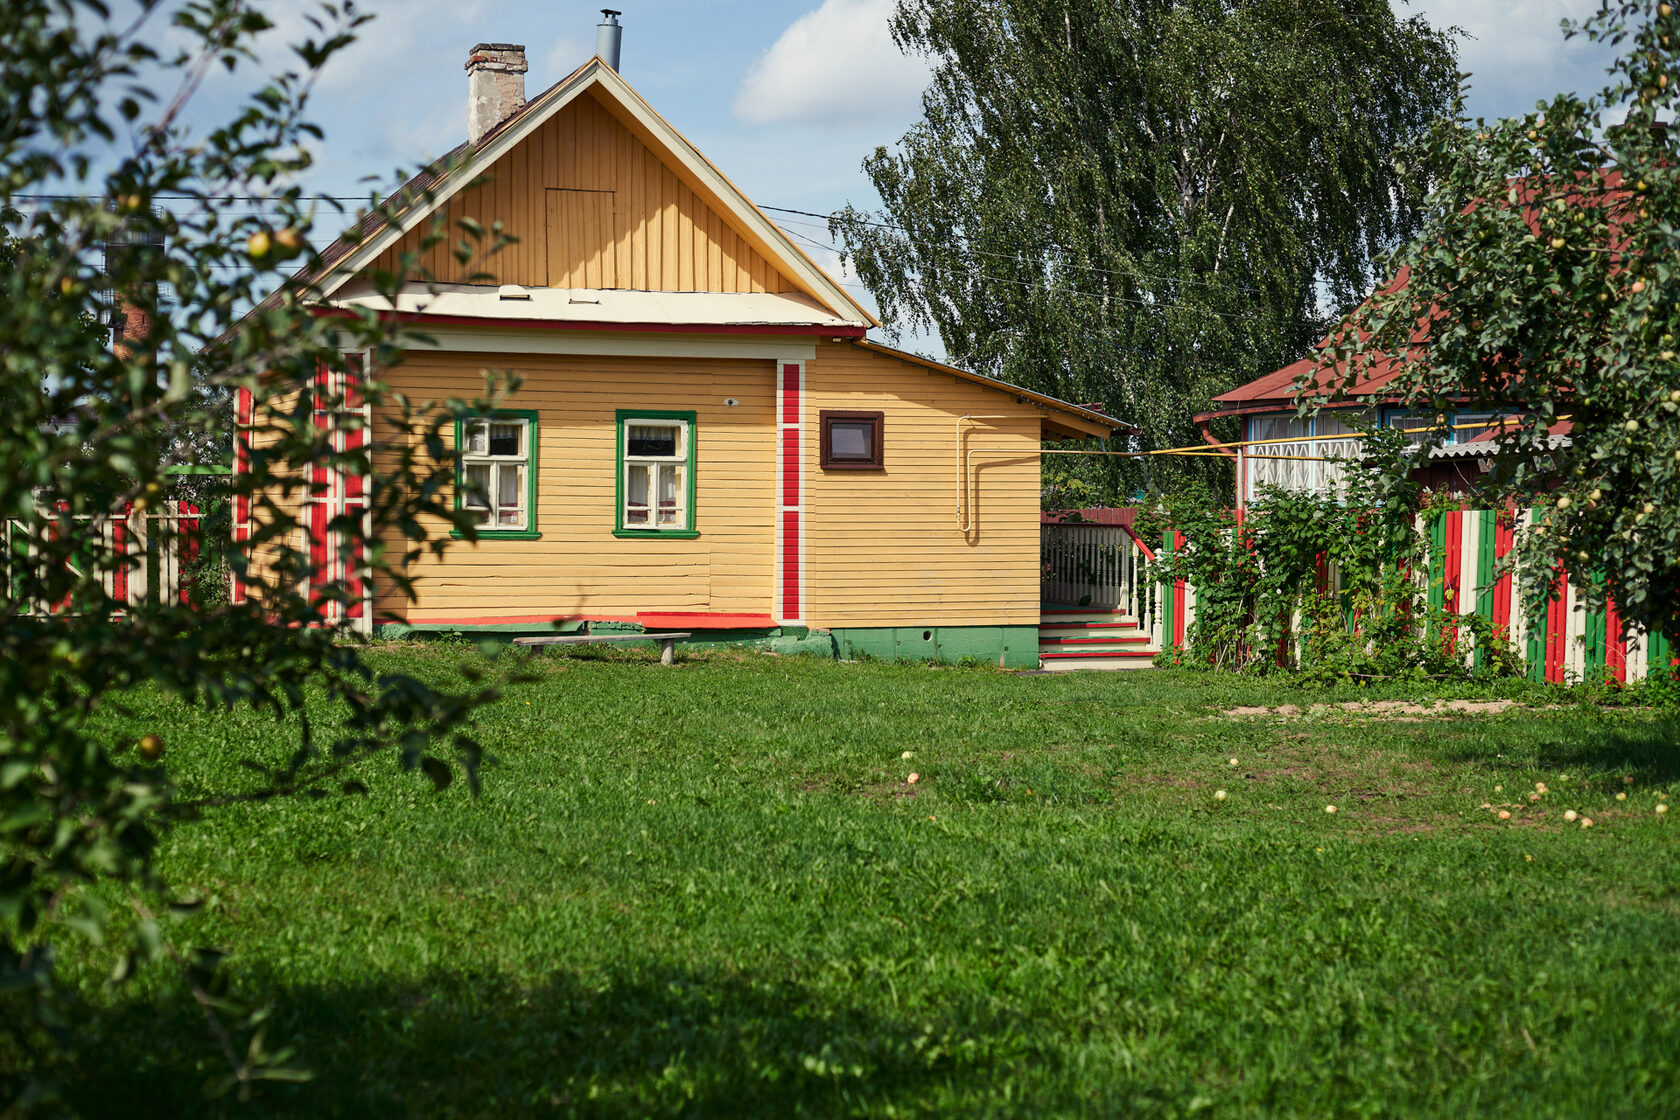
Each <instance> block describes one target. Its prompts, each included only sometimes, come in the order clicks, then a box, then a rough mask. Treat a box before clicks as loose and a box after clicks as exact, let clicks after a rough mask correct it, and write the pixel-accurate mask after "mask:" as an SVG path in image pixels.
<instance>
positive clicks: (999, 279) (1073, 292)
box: [788, 231, 1264, 321]
mask: <svg viewBox="0 0 1680 1120" xmlns="http://www.w3.org/2000/svg"><path fill="white" fill-rule="evenodd" d="M788 236H789V237H792V238H794V239H795V240H798V241H803V242H805V243H806V244H807V245H811V246H814V247H816V248H818V249H832V248H833V246H831V245H824V244H822V243H821V242H819V241H816V240H813V239H812V238H809V237H806V236H804V235H803V234H799V233H794V232H792V231H789V232H788ZM961 271H964V272H967V273H968V275H970V276H972V277H974V278H975V279H976V280H989V281H991V282H992V283H994V284H1014V285H1016V286H1018V287H1022V288H1031V289H1035V290H1038V291H1043V292H1048V293H1050V294H1052V295H1066V296H1080V297H1083V298H1085V299H1091V298H1102V299H1109V300H1113V301H1114V302H1116V303H1129V304H1133V305H1135V306H1137V307H1144V308H1149V309H1151V310H1156V311H1166V310H1178V311H1193V312H1196V313H1197V314H1201V315H1213V316H1216V317H1218V318H1221V319H1239V320H1247V319H1253V320H1260V321H1264V320H1263V317H1262V316H1259V315H1245V314H1242V313H1240V312H1231V311H1215V310H1213V308H1211V307H1195V306H1189V305H1185V304H1181V303H1172V304H1161V303H1151V302H1149V301H1148V300H1141V299H1128V298H1127V297H1125V296H1116V295H1104V296H1101V297H1094V296H1093V295H1092V293H1090V292H1082V291H1080V290H1079V289H1078V288H1060V287H1056V286H1055V285H1047V284H1039V283H1038V282H1036V281H1033V280H1017V279H1014V278H1012V277H1008V276H990V275H987V274H986V273H984V272H981V271H979V270H978V269H975V268H966V269H961ZM849 286H852V287H860V285H849ZM865 290H867V289H865Z"/></svg>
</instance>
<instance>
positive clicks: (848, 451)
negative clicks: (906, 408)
mask: <svg viewBox="0 0 1680 1120" xmlns="http://www.w3.org/2000/svg"><path fill="white" fill-rule="evenodd" d="M882 416H883V414H882V413H879V412H828V411H826V410H825V411H824V412H823V413H822V414H821V421H822V466H823V470H825V471H878V470H881V469H882V467H884V466H885V463H884V461H883V459H882V457H881V421H882Z"/></svg>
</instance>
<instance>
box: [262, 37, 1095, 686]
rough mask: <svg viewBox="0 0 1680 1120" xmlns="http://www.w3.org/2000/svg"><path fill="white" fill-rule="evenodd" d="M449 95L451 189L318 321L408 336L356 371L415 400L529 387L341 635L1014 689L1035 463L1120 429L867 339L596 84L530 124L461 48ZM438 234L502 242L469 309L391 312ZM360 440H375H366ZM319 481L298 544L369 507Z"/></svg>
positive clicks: (479, 439)
mask: <svg viewBox="0 0 1680 1120" xmlns="http://www.w3.org/2000/svg"><path fill="white" fill-rule="evenodd" d="M467 69H468V71H469V79H468V80H469V85H470V102H471V106H472V108H471V111H470V114H469V117H470V125H471V127H470V129H469V131H470V132H471V133H472V135H471V138H470V140H469V141H468V143H467V144H466V145H464V146H463V147H462V148H460V149H457V151H456V152H455V153H452V154H453V155H456V156H462V155H464V156H467V157H469V158H468V160H467V166H466V168H465V169H464V170H462V171H460V172H457V173H454V174H440V173H439V172H437V171H435V170H434V171H430V172H427V173H425V174H423V175H422V176H421V177H419V178H418V179H417V180H416V185H417V186H420V187H424V188H425V190H426V191H427V192H429V195H430V201H429V202H428V203H427V204H426V205H417V206H416V207H415V208H414V209H413V210H412V211H410V212H408V213H406V214H405V215H404V216H403V218H402V221H401V224H400V225H393V226H387V227H385V228H377V227H372V228H367V229H365V230H364V231H363V233H364V235H365V236H363V237H362V238H361V239H360V240H359V242H358V243H356V244H354V245H352V244H350V243H348V242H340V243H339V244H337V245H335V246H334V247H333V249H332V251H331V252H330V253H329V254H328V257H329V261H330V263H331V264H332V266H333V270H332V274H331V276H330V277H329V278H327V279H325V280H324V281H323V289H324V294H325V299H326V304H327V305H326V306H324V307H323V308H322V309H321V313H322V314H333V313H335V311H336V312H339V313H342V312H343V309H347V308H352V307H363V308H365V307H373V308H377V309H379V310H382V311H387V312H394V313H400V314H401V315H402V316H403V318H404V319H405V321H408V322H410V323H411V324H413V325H415V326H418V327H422V328H424V329H425V331H426V332H427V333H428V334H429V335H431V336H432V337H433V338H434V339H435V340H436V341H435V345H434V346H432V347H430V348H415V349H410V351H409V352H408V356H407V358H406V359H405V361H404V362H403V363H402V364H401V365H400V366H397V367H395V368H391V369H384V370H381V371H380V374H381V377H382V378H383V379H384V380H386V381H387V382H389V383H390V384H391V385H393V386H394V387H395V388H397V389H399V390H401V391H404V392H406V393H408V394H409V395H410V396H412V397H414V398H416V399H437V398H442V397H449V396H460V397H471V396H473V395H476V394H478V393H479V392H481V391H482V387H483V379H482V374H481V371H482V370H484V369H485V368H487V367H488V368H506V367H511V368H512V369H514V370H516V371H517V372H518V373H519V374H521V375H522V376H523V378H524V383H523V386H522V387H521V388H520V389H519V391H518V392H517V394H516V395H515V396H514V397H513V399H512V400H511V401H509V402H508V405H507V408H506V410H505V411H502V412H498V413H496V414H494V415H489V416H482V417H478V418H474V419H469V420H467V421H465V422H463V423H461V424H459V425H458V426H457V428H456V431H455V448H456V455H457V471H458V474H457V478H458V479H460V480H462V481H463V482H465V481H468V480H470V481H471V482H472V483H473V484H474V486H472V487H468V486H465V485H463V486H461V487H460V492H459V494H458V500H463V501H465V502H466V504H467V506H468V508H470V509H472V511H473V513H474V516H475V518H476V520H477V521H478V524H479V526H480V532H479V536H480V540H479V541H478V542H477V543H476V544H467V543H458V544H456V545H455V546H454V547H452V548H451V549H450V550H449V551H448V553H447V555H446V556H445V557H444V558H443V559H438V558H436V557H432V556H429V555H428V556H426V557H425V558H424V559H422V560H419V561H417V562H416V563H415V565H414V566H413V568H411V569H410V572H411V574H412V575H414V576H416V577H418V589H419V599H418V601H416V602H410V601H408V600H407V599H406V598H405V597H404V596H402V595H401V594H400V593H398V592H397V591H396V590H395V589H393V588H374V589H372V590H371V592H370V597H369V598H370V607H371V611H367V610H364V612H363V615H362V617H361V622H362V623H363V624H364V628H365V629H367V630H369V631H373V630H376V629H377V630H379V631H382V632H384V633H388V634H402V633H409V632H415V631H421V632H425V631H435V632H478V631H491V632H501V633H510V632H521V631H522V632H542V631H552V629H553V628H554V626H555V625H556V624H557V623H558V624H560V625H562V626H565V627H575V626H578V625H581V624H583V623H585V622H591V621H592V622H595V623H597V624H603V623H605V624H612V625H617V626H623V625H627V624H628V625H632V626H641V627H644V628H646V629H649V630H671V629H676V630H683V631H694V632H697V633H703V634H707V635H710V636H712V637H716V638H769V639H776V640H780V641H782V642H783V643H784V645H793V644H795V643H802V648H812V647H815V648H823V649H833V650H834V651H835V652H837V653H838V654H840V655H841V656H850V655H852V654H854V653H859V652H862V653H869V654H874V655H877V656H884V657H893V656H914V657H938V658H943V659H954V658H957V657H963V656H974V657H981V658H985V659H987V660H991V661H994V662H1000V663H1002V664H1005V665H1011V666H1024V667H1031V666H1034V665H1036V664H1037V659H1038V625H1039V622H1040V526H1039V492H1040V454H1039V449H1040V441H1041V440H1043V439H1046V438H1058V439H1060V438H1069V437H1072V438H1084V437H1101V436H1106V435H1108V434H1110V433H1111V432H1112V431H1113V430H1114V429H1116V428H1117V427H1118V426H1119V425H1118V424H1116V423H1115V422H1114V421H1112V420H1110V419H1108V418H1107V417H1105V416H1103V415H1102V414H1100V413H1098V412H1094V411H1091V410H1089V409H1086V408H1082V407H1079V406H1076V405H1072V404H1068V403H1066V402H1063V401H1059V400H1055V399H1053V398H1050V397H1046V396H1043V395H1041V394H1037V393H1033V392H1029V391H1027V390H1025V389H1021V388H1018V387H1015V386H1012V385H1008V384H1004V383H1002V382H998V381H995V380H992V379H990V378H986V377H982V376H978V375H975V374H971V373H967V372H964V371H962V370H959V369H954V368H952V367H950V366H946V365H942V364H940V363H938V362H934V361H929V360H927V359H924V358H919V357H916V356H914V355H911V354H906V353H902V352H900V351H897V350H893V349H889V348H888V347H885V346H881V345H877V344H875V343H873V342H871V341H869V340H868V339H867V337H866V335H867V332H868V330H869V328H870V327H871V326H875V325H878V324H877V323H876V321H875V320H874V318H873V317H872V316H871V315H870V313H869V312H868V311H867V310H866V309H865V308H864V307H862V306H861V305H860V304H859V303H858V302H857V301H856V300H855V299H854V298H853V297H851V296H850V295H848V294H847V292H846V290H845V288H844V287H843V286H842V285H841V284H840V283H838V282H836V281H835V280H834V279H833V278H831V277H830V276H828V275H827V274H826V273H825V272H823V270H822V269H820V268H819V267H817V266H816V264H814V263H813V262H812V261H811V260H810V258H809V257H807V256H806V254H805V253H804V252H802V251H801V250H800V249H799V247H798V246H797V245H795V244H794V242H793V241H792V240H791V239H790V238H789V237H788V235H787V234H786V233H784V232H783V231H782V230H781V229H780V228H778V227H777V225H776V224H775V223H774V222H772V221H771V220H770V219H769V218H767V217H766V216H765V215H764V213H763V212H762V211H761V210H759V209H758V208H757V207H756V206H754V205H753V203H752V202H751V201H749V200H748V199H747V198H746V197H745V196H744V195H742V194H741V192H740V191H739V190H738V189H737V188H736V187H735V186H734V185H733V184H732V183H731V182H730V181H729V180H728V179H727V178H725V177H724V176H723V174H722V173H720V172H719V171H718V169H717V168H715V167H714V166H712V164H711V163H709V162H708V161H707V160H706V159H705V157H703V156H702V155H701V154H700V153H699V152H698V151H697V150H696V149H695V148H694V147H693V146H692V145H691V144H689V143H688V141H687V140H685V139H684V138H683V137H682V136H681V135H679V134H678V133H677V131H676V130H675V129H674V128H672V127H671V125H670V124H668V123H667V122H666V121H665V120H664V118H662V117H661V116H660V115H659V114H658V113H657V112H655V111H654V110H653V108H652V107H650V106H649V105H648V104H647V103H646V102H644V101H643V100H642V98H641V97H640V96H638V95H637V94H636V92H635V91H634V90H632V89H631V88H630V87H629V86H628V85H627V84H626V83H625V82H624V80H623V79H622V78H621V77H620V76H619V75H618V74H617V73H616V72H615V71H614V70H613V69H612V68H610V67H609V66H608V65H607V64H606V63H604V62H603V61H602V60H601V59H600V58H595V59H593V60H591V61H590V62H589V63H587V64H586V65H584V66H583V67H582V68H581V69H579V70H577V71H576V72H575V73H573V74H572V75H571V76H570V77H567V78H566V79H564V80H563V81H561V82H559V83H558V84H556V85H554V86H553V87H551V88H550V89H548V90H546V91H544V92H542V93H541V94H539V95H538V96H536V97H535V98H533V99H531V100H530V101H529V102H528V103H527V102H525V100H524V97H523V88H522V87H523V77H522V75H523V72H524V70H525V60H524V54H523V48H522V47H517V46H513V45H509V44H481V45H480V46H478V47H475V48H474V50H473V52H472V57H471V59H470V60H469V62H468V64H467ZM481 175H487V176H488V181H487V182H485V183H483V185H480V186H471V185H470V183H471V182H472V181H473V180H475V179H476V178H477V177H479V176H481ZM437 212H443V213H446V214H447V216H448V217H449V219H450V221H451V222H453V221H455V220H458V219H460V218H462V217H466V216H470V217H473V218H476V219H478V220H479V221H480V222H481V223H483V225H484V226H486V227H488V226H490V224H491V223H492V222H493V221H497V220H499V221H501V223H502V224H503V226H504V228H505V229H506V230H507V232H509V233H511V234H513V235H514V236H516V237H517V238H518V239H519V240H518V243H517V244H515V245H513V246H512V247H511V248H509V249H506V250H504V251H503V252H501V253H500V254H499V255H497V256H496V257H494V258H492V259H491V261H490V263H489V267H490V268H491V269H492V270H493V271H495V273H496V274H497V280H498V283H497V284H494V285H485V284H482V283H480V284H474V283H467V282H465V280H466V279H467V278H466V276H464V275H463V273H462V269H461V267H460V266H459V265H458V264H457V263H456V261H455V259H454V258H453V257H452V256H451V254H450V252H449V249H448V246H447V245H440V246H439V247H437V248H436V249H433V250H431V251H429V252H427V253H425V254H424V256H423V263H424V266H425V267H426V268H427V269H429V270H430V272H431V274H432V276H433V277H435V280H436V281H437V288H436V291H435V293H434V292H432V291H430V290H428V287H427V286H426V285H423V284H415V285H413V286H412V287H411V288H410V289H409V290H408V291H406V292H404V293H403V294H402V295H401V297H400V298H399V300H398V302H397V306H396V307H395V308H392V307H390V306H389V305H387V304H386V303H385V302H384V301H383V300H382V298H381V297H379V296H377V295H376V294H375V293H374V291H373V289H372V286H371V285H370V284H369V282H368V281H366V280H365V279H363V278H362V276H363V274H364V273H365V272H366V271H367V270H370V269H380V268H392V267H393V266H394V265H395V263H396V261H397V259H398V256H399V255H400V254H401V253H403V252H405V251H412V250H415V249H417V248H418V246H419V239H420V236H421V232H422V229H423V228H424V226H423V223H428V222H429V220H430V219H431V217H432V216H433V214H434V213H437ZM357 360H359V359H357ZM352 364H354V361H353V363H352ZM249 407H250V406H249V403H248V402H243V403H242V405H241V421H242V422H246V423H248V422H249ZM350 435H351V437H352V438H353V433H351V434H350ZM374 438H375V440H376V441H386V440H391V439H393V438H395V436H394V433H393V432H391V431H388V430H381V428H380V427H379V426H378V422H377V420H376V427H375V430H374ZM319 473H320V477H318V478H317V479H315V482H316V483H317V485H318V486H319V487H320V490H321V495H322V496H321V497H320V498H319V499H318V500H317V502H316V503H315V505H316V510H315V512H316V514H317V515H316V516H312V517H311V518H309V519H308V523H309V524H311V525H315V526H324V525H325V524H326V523H327V521H328V520H330V519H331V517H332V516H333V515H334V514H335V513H337V512H340V511H342V510H344V509H347V508H355V507H356V505H357V504H358V503H360V502H362V501H363V500H364V499H363V497H362V495H361V494H360V493H359V491H358V490H357V486H358V484H359V480H356V479H346V478H338V477H334V476H333V475H332V474H331V472H328V471H326V470H325V468H322V469H321V471H320V472H319ZM474 491H476V492H478V493H479V494H482V495H484V496H485V497H484V498H480V497H474V496H472V494H473V492H474ZM486 498H487V500H485V499H486ZM250 515H251V514H250V509H249V508H248V507H243V506H242V507H241V508H240V509H239V510H238V511H236V516H237V517H238V518H239V519H240V524H239V525H237V526H236V538H244V537H248V536H249V533H250V525H249V518H250ZM322 547H323V552H322V553H320V554H321V555H325V551H324V546H322ZM824 632H826V633H824Z"/></svg>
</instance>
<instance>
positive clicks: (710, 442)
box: [374, 352, 1036, 625]
mask: <svg viewBox="0 0 1680 1120" xmlns="http://www.w3.org/2000/svg"><path fill="white" fill-rule="evenodd" d="M497 357H498V364H505V365H507V366H512V367H513V368H515V369H517V370H518V371H519V372H520V373H521V374H523V375H524V377H525V384H524V386H523V388H521V389H520V391H519V392H518V394H517V395H516V396H515V397H514V398H513V399H512V400H511V401H509V402H508V407H510V408H521V409H536V410H537V411H538V412H539V414H540V415H539V420H538V436H537V439H538V486H537V509H536V518H535V521H536V527H537V529H538V530H540V531H541V533H542V539H541V540H533V541H524V540H487V541H481V542H479V543H478V544H476V545H469V544H467V543H465V542H455V543H454V544H453V545H452V547H451V548H450V549H449V551H448V553H447V554H446V556H445V558H444V559H443V560H441V561H440V560H438V559H437V558H436V557H433V556H430V555H428V556H426V557H425V558H424V559H422V560H419V561H417V562H416V563H415V564H414V565H413V567H411V569H410V572H411V574H413V575H415V576H418V577H420V581H421V582H420V601H419V602H418V603H417V604H413V605H411V604H409V603H408V601H407V600H406V599H405V598H403V597H402V596H401V595H400V594H398V593H396V592H394V591H393V590H392V589H390V588H388V587H387V588H384V589H382V590H381V591H380V592H379V594H378V595H377V597H376V599H375V604H374V607H375V616H376V619H377V620H380V621H384V620H388V619H397V620H405V621H408V622H410V623H413V624H416V625H419V624H426V623H440V622H454V623H460V624H467V623H495V622H497V621H498V620H499V619H506V620H521V621H525V620H530V619H532V618H535V617H539V616H540V617H544V618H554V617H596V618H600V617H607V618H615V617H622V618H634V617H635V615H636V614H637V613H638V612H642V611H715V612H727V613H739V614H759V615H768V614H769V613H770V612H771V609H772V602H771V594H772V582H773V579H774V574H773V572H774V552H773V548H774V520H775V490H774V475H775V464H776V448H775V442H774V440H775V437H774V432H775V400H774V385H773V377H774V370H773V368H772V365H771V363H770V362H768V361H762V362H753V361H704V360H687V359H684V360H673V359H654V358H583V357H565V356H549V355H508V356H507V357H506V358H505V360H503V359H501V356H499V355H498V356H497ZM481 369H482V362H481V361H479V360H478V359H477V358H476V357H475V356H474V355H471V354H451V353H423V352H410V354H409V356H408V358H407V360H406V361H405V362H404V364H403V365H401V366H399V367H397V368H395V369H392V370H389V371H388V372H387V375H386V376H387V378H388V380H389V383H390V384H391V385H392V386H393V387H395V388H398V389H401V390H402V391H404V392H406V393H408V394H409V395H410V396H412V397H414V398H416V399H427V398H430V399H439V398H443V397H448V396H462V395H467V394H470V393H471V392H472V391H473V386H475V385H480V384H482V378H481V375H480V370H481ZM729 397H734V398H735V399H736V400H737V401H739V402H740V403H739V404H738V405H736V406H735V407H729V406H726V405H725V404H724V403H723V402H724V400H725V399H726V398H729ZM621 408H649V409H656V408H657V409H675V410H684V411H687V410H693V411H694V412H696V413H697V417H696V439H697V440H698V442H697V444H696V450H697V456H698V457H697V463H696V468H695V482H696V493H695V505H696V507H697V508H696V514H695V527H696V528H697V529H698V530H699V531H700V536H699V538H698V539H693V540H646V539H626V538H620V537H615V536H613V533H612V531H613V528H614V525H615V523H616V522H615V518H616V509H615V501H616V497H615V491H614V483H615V480H616V472H617V433H616V427H615V424H616V414H617V410H618V409H621ZM376 423H377V422H376ZM377 434H378V436H379V438H380V439H381V440H383V441H388V440H389V439H391V438H392V433H391V432H390V431H389V430H384V431H378V433H377ZM1035 531H1036V526H1035ZM392 543H393V548H394V547H395V542H392Z"/></svg>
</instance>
